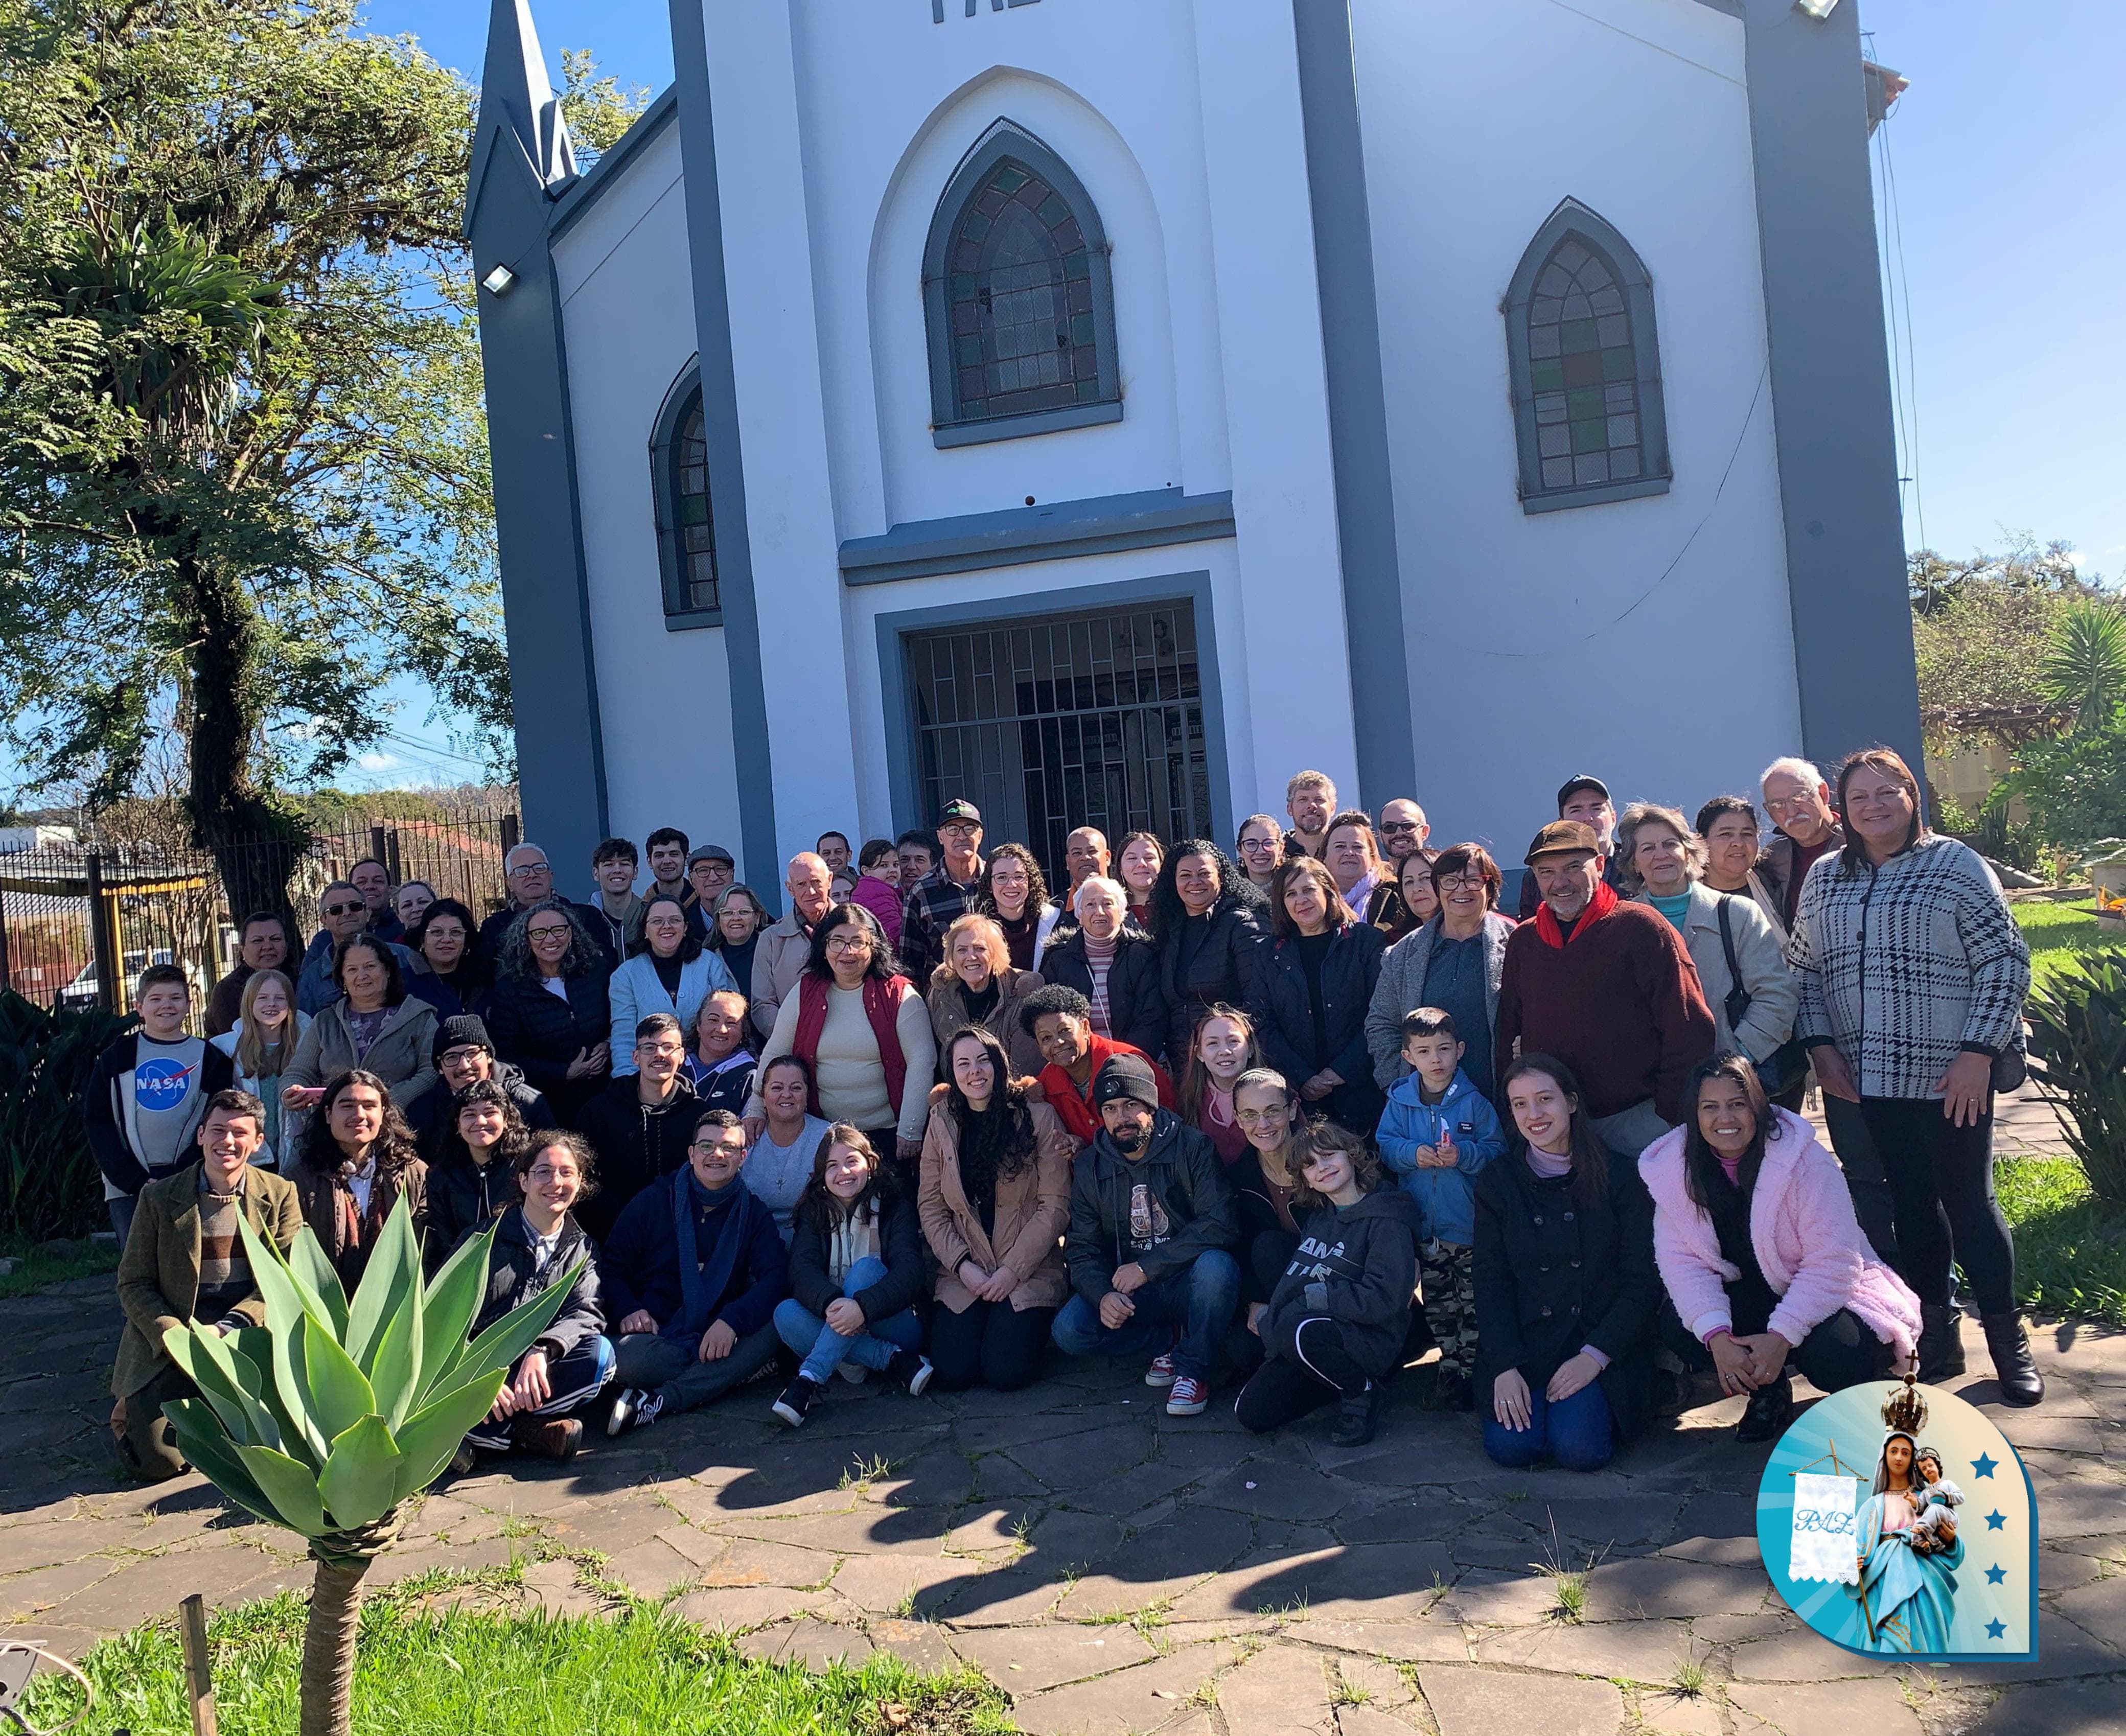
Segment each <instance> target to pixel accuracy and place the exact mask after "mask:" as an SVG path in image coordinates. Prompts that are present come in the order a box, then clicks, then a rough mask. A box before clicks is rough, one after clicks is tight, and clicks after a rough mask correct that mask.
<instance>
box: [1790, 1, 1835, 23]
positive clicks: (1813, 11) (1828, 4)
mask: <svg viewBox="0 0 2126 1736" xmlns="http://www.w3.org/2000/svg"><path fill="white" fill-rule="evenodd" d="M1794 10H1795V11H1796V12H1807V14H1808V15H1809V17H1812V18H1817V19H1822V18H1828V17H1830V16H1831V14H1832V13H1833V12H1836V11H1837V10H1838V0H1794Z"/></svg>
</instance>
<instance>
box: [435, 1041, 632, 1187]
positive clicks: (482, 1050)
mask: <svg viewBox="0 0 2126 1736" xmlns="http://www.w3.org/2000/svg"><path fill="white" fill-rule="evenodd" d="M432 1052H433V1054H434V1055H435V1058H436V1071H437V1073H440V1074H441V1075H442V1083H441V1084H440V1085H439V1086H437V1087H436V1088H435V1089H434V1090H432V1091H424V1092H422V1093H421V1094H420V1096H418V1097H416V1098H414V1099H413V1102H411V1103H409V1104H408V1105H407V1106H406V1125H408V1126H409V1127H410V1128H412V1129H413V1139H414V1143H415V1144H418V1146H419V1147H420V1148H421V1156H422V1158H423V1160H424V1161H426V1162H428V1163H434V1162H435V1161H436V1153H437V1152H438V1151H440V1150H441V1149H442V1144H443V1139H444V1138H445V1136H446V1135H447V1134H448V1133H449V1132H450V1130H451V1121H452V1120H454V1119H455V1117H456V1114H457V1099H458V1093H459V1092H461V1091H463V1090H464V1089H465V1087H467V1086H469V1085H477V1084H479V1083H481V1082H482V1081H483V1080H489V1079H491V1080H493V1081H494V1083H495V1084H497V1085H498V1086H500V1087H502V1089H503V1092H505V1093H507V1095H508V1098H509V1101H510V1102H513V1103H514V1104H515V1105H516V1106H517V1114H519V1115H520V1116H523V1117H524V1125H526V1126H527V1127H529V1128H532V1129H533V1130H535V1131H536V1130H538V1129H540V1128H542V1127H553V1126H555V1125H559V1124H557V1123H556V1122H555V1120H554V1107H553V1105H551V1104H550V1103H549V1102H547V1101H546V1092H543V1091H541V1090H538V1089H537V1088H536V1087H533V1086H532V1085H529V1084H527V1083H525V1079H524V1073H523V1069H522V1068H518V1067H513V1066H512V1065H511V1064H509V1063H508V1062H507V1061H498V1060H497V1059H495V1057H494V1038H492V1037H490V1036H489V1035H488V1034H487V1024H486V1021H484V1020H483V1019H481V1018H480V1017H478V1016H477V1015H475V1014H473V1013H470V1012H456V1013H452V1014H451V1016H450V1017H448V1018H446V1019H438V1020H437V1021H436V1041H435V1047H434V1050H433V1051H432ZM616 1209H617V1208H616Z"/></svg>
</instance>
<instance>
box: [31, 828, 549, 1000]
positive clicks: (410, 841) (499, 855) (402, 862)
mask: <svg viewBox="0 0 2126 1736" xmlns="http://www.w3.org/2000/svg"><path fill="white" fill-rule="evenodd" d="M68 834H69V828H46V827H40V828H22V830H21V832H20V833H14V834H10V835H8V836H7V837H5V838H4V839H0V984H5V985H6V986H7V987H8V988H12V989H13V990H14V991H15V993H17V994H19V995H21V996H22V997H23V998H25V999H26V1000H30V1001H34V1002H36V1003H37V1004H38V1005H39V1006H41V1007H88V1006H98V1005H100V1006H103V1007H109V1008H111V1009H112V1010H114V1011H123V1010H124V1009H125V1007H127V1006H128V1005H129V1004H130V1001H131V998H132V984H134V982H135V980H136V979H138V977H139V974H140V973H141V971H143V970H144V969H146V968H147V967H148V966H149V965H154V964H168V963H177V964H181V965H182V966H183V967H184V969H185V973H186V974H187V976H188V977H190V978H191V982H192V989H193V995H192V1005H193V1007H194V1009H195V1016H196V1017H197V1016H199V1015H201V1014H202V1013H203V1012H204V1010H205V1007H206V996H207V992H208V990H209V989H210V988H212V987H213V985H214V984H215V981H216V980H218V979H220V977H221V976H222V975H224V974H225V973H226V972H227V971H228V970H229V969H230V968H231V967H232V966H233V965H234V964H235V962H236V950H237V939H238V925H239V923H241V922H242V921H243V918H244V917H245V916H247V915H248V914H249V912H248V911H244V910H236V909H232V908H230V904H229V898H228V894H227V893H226V892H225V890H224V886H223V882H222V877H221V874H220V870H219V869H218V868H217V866H216V865H215V859H214V858H213V857H212V856H209V855H208V854H207V853H206V851H202V850H198V849H195V848H192V847H189V846H187V845H184V844H179V843H172V842H162V841H156V840H143V839H139V838H120V837H110V836H107V835H104V834H100V833H97V832H96V831H95V830H93V829H89V830H87V832H85V833H81V834H77V835H72V836H69V835H68ZM517 841H518V819H517V813H516V811H515V809H511V808H501V807H494V808H484V809H465V810H440V811H438V812H437V813H436V814H432V815H428V816H423V817H421V818H392V819H385V820H374V821H371V820H362V821H357V822H354V823H342V824H340V825H339V826H337V827H335V828H333V829H332V830H331V831H329V832H327V833H321V834H320V835H319V836H318V837H316V838H315V839H314V841H313V842H312V843H311V845H310V847H309V849H308V850H307V851H305V852H304V854H303V856H302V857H301V859H300V861H299V863H298V864H297V866H296V871H295V875H294V877H293V879H292V880H291V882H290V885H289V895H290V900H291V903H292V904H293V906H294V908H295V913H296V916H297V918H298V921H299V924H300V925H303V926H305V929H306V932H307V929H308V927H311V926H314V922H315V918H316V912H317V902H318V894H319V893H320V892H322V891H323V890H324V888H325V887H326V886H327V885H329V884H330V883H331V882H332V881H333V880H342V879H344V878H345V877H346V875H347V871H348V870H350V869H352V867H353V866H354V865H355V864H356V863H357V862H358V861H362V860H363V859H364V858H366V857H371V856H373V857H375V858H376V860H377V861H380V862H382V863H383V864H384V865H385V867H386V868H387V869H388V870H390V875H391V880H392V883H393V884H394V885H401V884H403V883H404V882H405V881H407V880H425V881H427V882H428V884H429V885H431V886H432V887H434V888H435V890H436V894H437V896H438V897H439V898H455V899H461V900H463V901H464V903H465V904H466V905H468V906H469V907H470V908H471V909H472V910H473V911H474V913H475V914H478V915H484V914H485V913H487V912H488V911H489V910H490V909H494V908H498V907H499V906H500V904H501V903H502V901H503V899H504V897H505V896H506V890H505V885H504V881H503V872H502V859H503V855H504V854H505V853H506V852H507V851H508V850H509V849H510V848H511V847H513V845H515V844H516V843H517ZM7 843H13V844H15V845H16V846H17V847H15V848H12V849H11V848H7V847H5V844H7ZM242 847H243V846H242V845H240V844H239V848H242ZM271 847H272V846H271V845H270V844H268V843H267V842H266V841H263V840H262V841H260V843H259V845H258V848H259V850H260V851H261V852H264V851H267V850H268V849H270V848H271ZM304 937H305V936H298V937H297V941H296V944H297V945H298V946H300V945H301V944H302V940H303V938H304Z"/></svg>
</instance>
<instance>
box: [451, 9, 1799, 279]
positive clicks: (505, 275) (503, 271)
mask: <svg viewBox="0 0 2126 1736" xmlns="http://www.w3.org/2000/svg"><path fill="white" fill-rule="evenodd" d="M1833 3H1834V4H1835V0H1833ZM516 281H517V274H516V272H514V271H511V270H510V269H509V267H508V266H506V265H498V266H497V267H495V268H494V270H493V271H489V273H488V274H487V276H484V277H483V278H481V279H480V287H481V288H482V289H484V290H486V291H487V293H488V294H489V295H508V293H509V286H510V285H512V284H513V283H515V282H516Z"/></svg>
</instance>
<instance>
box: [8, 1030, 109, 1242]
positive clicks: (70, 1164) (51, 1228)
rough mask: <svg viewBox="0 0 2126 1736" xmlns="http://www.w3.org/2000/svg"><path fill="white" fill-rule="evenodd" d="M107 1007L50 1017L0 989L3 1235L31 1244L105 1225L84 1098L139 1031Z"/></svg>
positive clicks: (80, 1233)
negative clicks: (107, 1060) (91, 1081)
mask: <svg viewBox="0 0 2126 1736" xmlns="http://www.w3.org/2000/svg"><path fill="white" fill-rule="evenodd" d="M133 1025H134V1017H133V1015H132V1014H130V1013H126V1014H124V1015H122V1016H121V1015H120V1014H117V1013H111V1012H105V1011H104V1010H103V1009H102V1007H83V1008H73V1007H63V1008H61V1009H59V1011H57V1012H46V1011H45V1009H44V1008H43V1007H39V1006H37V1005H36V1004H35V1002H31V1001H26V1000H24V999H23V998H22V997H21V996H20V995H18V994H17V993H14V992H13V991H12V989H0V1187H4V1188H5V1190H6V1193H5V1203H6V1207H7V1209H6V1210H5V1212H4V1213H0V1230H4V1231H8V1232H12V1233H13V1234H17V1235H19V1236H21V1237H22V1238H24V1239H25V1240H26V1241H30V1242H40V1241H43V1240H45V1238H48V1237H51V1236H80V1235H86V1234H88V1233H89V1232H90V1231H91V1230H93V1229H102V1227H103V1225H104V1221H105V1220H104V1210H103V1183H102V1178H101V1176H100V1174H99V1172H97V1167H96V1160H95V1159H94V1158H92V1157H90V1156H89V1154H88V1135H87V1133H86V1131H85V1130H83V1126H82V1119H81V1097H82V1092H83V1091H84V1090H85V1089H87V1085H88V1076H89V1074H90V1073H91V1072H92V1070H93V1069H94V1068H95V1066H96V1058H97V1056H98V1055H100V1054H102V1053H103V1051H104V1050H106V1049H107V1048H109V1047H110V1046H111V1044H113V1043H115V1042H116V1041H117V1040H118V1039H119V1038H120V1037H121V1036H122V1035H125V1032H127V1031H130V1030H131V1029H132V1028H133Z"/></svg>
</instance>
